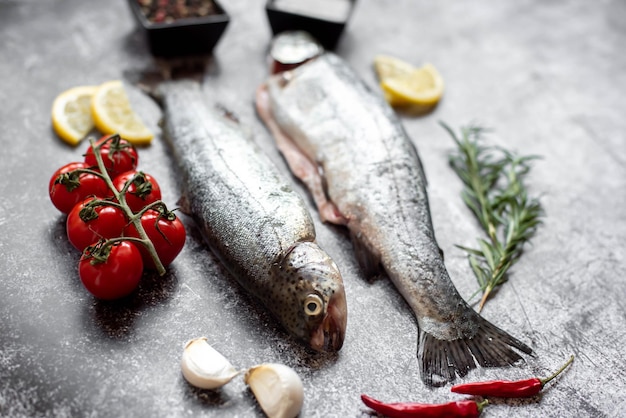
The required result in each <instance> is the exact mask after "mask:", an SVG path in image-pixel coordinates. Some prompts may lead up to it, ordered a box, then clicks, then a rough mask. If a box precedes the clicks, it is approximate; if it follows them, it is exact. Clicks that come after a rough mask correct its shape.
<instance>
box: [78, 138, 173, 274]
mask: <svg viewBox="0 0 626 418" xmlns="http://www.w3.org/2000/svg"><path fill="white" fill-rule="evenodd" d="M117 136H118V135H111V136H110V137H109V138H107V139H106V140H105V141H102V142H101V143H99V144H96V141H95V139H93V138H90V139H89V143H90V144H91V147H92V149H93V153H94V156H95V157H96V161H97V162H98V168H99V169H100V172H101V175H102V178H103V179H104V181H105V182H106V184H107V186H108V187H109V189H111V192H112V193H113V196H115V199H117V201H118V202H119V205H120V208H121V209H122V210H123V211H124V214H125V215H126V217H127V218H128V219H129V220H130V222H131V223H132V224H133V226H134V227H135V229H137V233H138V234H139V236H140V237H141V239H139V240H138V241H140V242H141V243H142V244H143V245H144V246H145V247H146V249H147V250H148V252H149V253H150V257H152V260H153V261H154V265H155V267H156V270H157V273H158V274H159V276H163V275H164V274H165V267H163V263H161V260H160V259H159V256H158V254H157V252H156V249H155V248H154V244H153V243H152V241H151V240H150V238H148V234H147V233H146V230H145V229H144V228H143V225H142V224H141V216H137V215H135V214H134V213H133V211H132V210H131V209H130V207H129V206H128V204H127V203H126V190H127V189H128V187H126V186H125V187H124V189H122V190H123V191H124V192H123V193H121V192H120V191H118V190H117V189H116V188H115V185H114V184H113V180H111V176H109V174H108V172H107V170H106V166H105V165H104V161H103V159H102V155H101V153H100V147H101V146H102V145H104V144H105V143H107V142H108V141H111V140H113V139H114V138H116V137H117ZM155 203H156V202H155ZM142 212H143V211H142ZM138 215H139V214H138ZM128 238H129V237H123V240H128Z"/></svg>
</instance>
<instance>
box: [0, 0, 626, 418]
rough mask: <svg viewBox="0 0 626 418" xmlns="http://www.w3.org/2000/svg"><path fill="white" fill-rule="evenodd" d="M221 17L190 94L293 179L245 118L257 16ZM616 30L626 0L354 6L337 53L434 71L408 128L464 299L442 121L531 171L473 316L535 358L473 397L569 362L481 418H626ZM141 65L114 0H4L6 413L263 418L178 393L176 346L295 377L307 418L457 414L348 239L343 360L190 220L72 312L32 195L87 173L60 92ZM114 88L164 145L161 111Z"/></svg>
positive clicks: (343, 264) (368, 72)
mask: <svg viewBox="0 0 626 418" xmlns="http://www.w3.org/2000/svg"><path fill="white" fill-rule="evenodd" d="M223 3H224V6H225V7H226V9H227V11H228V12H229V13H230V15H231V17H232V21H231V24H230V26H229V27H228V29H227V31H226V33H225V35H224V37H223V38H222V40H221V42H220V43H219V44H218V47H217V49H216V50H215V54H214V55H215V60H214V63H213V65H212V67H211V69H210V70H209V71H207V73H206V75H205V77H204V79H205V80H204V81H205V84H206V87H207V91H209V92H211V94H212V96H213V97H214V99H215V101H216V102H219V103H221V104H222V105H224V106H226V107H227V108H229V109H231V110H232V111H233V112H234V113H236V114H237V115H238V116H239V118H240V119H241V120H242V122H243V123H244V124H246V125H247V126H249V127H250V129H252V130H253V132H254V133H255V139H256V141H258V142H259V143H260V144H261V145H262V146H263V147H264V148H265V149H266V151H267V152H268V154H269V155H270V156H271V157H272V159H273V160H274V161H275V162H276V163H277V164H278V165H279V167H280V168H281V169H282V170H283V171H284V172H285V173H287V170H286V166H285V164H284V162H283V161H282V159H281V158H280V156H279V155H278V153H277V152H276V150H275V149H274V147H273V145H272V141H271V138H270V137H269V135H268V133H267V132H266V131H265V129H264V128H263V126H262V125H261V123H260V122H259V121H258V119H257V117H256V115H255V112H254V108H253V94H254V89H255V87H256V86H257V85H258V84H259V83H261V82H262V80H263V78H264V77H265V75H266V65H265V64H266V58H265V54H266V51H267V45H268V42H269V40H270V36H271V34H270V30H269V26H268V24H267V19H266V16H265V12H264V4H263V2H261V1H253V0H247V1H246V0H236V1H235V0H233V1H228V2H223ZM625 21H626V2H624V1H623V0H601V1H595V2H588V1H583V0H576V1H574V0H569V1H560V2H544V1H538V0H536V1H531V0H521V1H516V2H501V1H495V0H492V1H487V0H483V1H474V2H458V1H452V0H449V1H448V0H446V1H437V2H432V1H422V0H394V1H390V0H359V4H358V7H357V9H356V12H355V14H354V15H353V17H352V19H351V21H350V23H349V25H348V28H347V31H346V33H345V34H344V36H343V38H342V40H341V42H340V44H339V45H338V48H337V52H338V53H339V54H340V55H341V56H343V57H344V58H345V59H346V60H347V61H348V62H350V63H351V64H352V65H353V66H354V68H355V69H356V70H357V71H358V72H359V73H360V74H361V75H362V76H363V77H364V79H365V80H366V81H367V82H368V83H369V84H370V85H372V86H373V87H375V86H376V81H375V77H374V74H373V71H372V67H371V64H372V60H373V58H374V56H375V55H376V54H378V53H387V54H392V55H396V56H398V57H400V58H403V59H405V60H408V61H411V62H413V63H415V64H421V63H423V62H426V61H429V62H432V63H433V64H434V65H435V66H436V67H437V68H438V69H439V70H440V71H441V73H442V74H443V77H444V78H445V80H446V83H447V85H446V92H445V97H444V99H443V101H442V102H441V104H440V105H439V107H438V108H437V109H436V110H435V111H434V112H433V113H431V114H429V115H427V116H423V117H419V118H416V117H408V116H407V117H403V122H404V124H405V126H406V128H407V130H408V132H409V133H410V135H411V137H412V139H413V140H414V142H415V144H416V145H417V147H418V149H419V152H420V154H421V157H422V160H423V161H424V164H425V168H426V172H427V176H428V179H429V193H430V199H431V206H432V212H433V217H434V223H435V230H436V233H437V237H438V240H439V244H440V246H441V247H442V248H443V249H444V251H445V253H446V264H447V267H448V269H449V270H450V273H451V276H452V278H453V280H454V282H455V284H456V285H457V287H458V288H459V291H460V292H461V294H463V295H464V296H466V297H468V296H469V295H471V294H472V292H473V291H474V289H475V282H474V279H473V276H472V274H471V272H470V269H469V267H468V265H467V262H466V260H465V258H464V256H463V254H462V252H461V251H460V250H458V249H456V247H454V244H465V245H473V244H474V242H475V241H474V239H475V237H476V236H478V235H477V234H478V232H479V231H478V229H477V226H476V224H475V223H474V221H473V220H472V218H471V216H470V214H469V212H468V211H467V210H466V209H465V207H464V206H463V203H462V202H461V199H460V197H459V192H460V188H461V185H460V183H459V180H458V179H457V178H456V177H455V175H454V174H453V172H452V171H451V169H450V168H449V167H448V166H447V155H448V153H449V152H450V151H451V150H452V148H453V143H452V142H451V140H450V139H449V138H448V137H447V134H446V133H445V132H444V131H443V130H442V129H441V127H440V126H439V125H438V121H439V120H444V121H446V122H447V123H449V124H451V125H453V126H456V127H458V126H460V125H462V124H467V123H469V122H479V123H482V124H484V125H486V126H489V127H491V128H492V129H493V134H492V135H491V136H490V137H489V141H490V143H492V144H498V145H503V146H506V147H510V148H512V149H514V150H517V151H518V152H521V153H523V154H538V155H541V156H542V159H541V160H539V161H537V162H536V163H535V165H534V168H533V171H532V174H531V176H530V178H529V182H530V185H531V189H532V192H533V193H535V194H538V195H541V196H542V202H543V204H544V206H545V210H546V218H545V223H544V225H543V226H542V227H541V229H540V230H539V233H538V234H537V236H536V238H535V239H534V245H533V246H532V247H528V248H527V251H526V253H525V254H524V256H523V258H522V259H521V261H520V262H519V263H518V264H517V265H515V267H514V270H513V273H512V276H511V281H510V282H509V283H508V284H506V285H505V287H503V288H502V290H501V291H499V292H498V294H497V295H496V297H495V298H493V299H492V300H491V301H490V302H489V303H488V305H487V307H486V309H485V311H484V316H485V317H487V318H488V319H490V320H491V321H493V322H495V323H496V324H498V325H499V326H501V327H502V328H504V329H506V330H508V331H510V332H511V333H512V334H514V335H516V336H517V337H519V338H520V339H522V340H523V341H525V342H528V343H529V344H530V345H531V346H532V347H533V349H534V350H535V353H536V355H535V356H534V357H528V358H527V361H526V363H524V364H522V365H521V366H520V367H515V368H510V369H496V370H494V369H489V370H487V369H480V370H477V371H475V372H473V373H471V374H470V376H468V379H487V378H496V377H503V378H524V377H529V376H532V375H546V374H549V371H551V370H553V369H555V368H557V367H558V365H560V364H561V363H562V362H563V361H564V360H566V359H567V357H568V356H569V355H570V354H575V355H576V360H575V363H574V365H573V366H572V367H571V368H570V369H569V370H568V371H567V372H566V373H565V374H564V375H563V376H561V378H560V379H559V380H558V381H556V382H555V383H554V384H551V385H550V386H549V387H548V388H547V390H546V391H545V393H544V394H543V395H542V396H540V397H536V398H532V399H529V400H524V401H521V402H514V401H506V400H496V401H494V403H493V405H491V406H490V407H489V408H488V409H487V410H486V411H485V412H484V416H485V417H508V416H519V417H579V416H589V417H598V416H619V415H622V414H623V411H624V409H625V408H626V395H624V389H625V387H624V384H623V381H624V373H625V372H626V366H624V349H623V346H624V344H625V343H626V334H625V333H626V331H625V327H624V325H625V322H626V321H625V319H626V318H625V317H626V305H625V303H624V296H625V294H626V267H625V260H624V252H625V247H626V215H625V213H626V212H625V210H624V207H626V169H625V168H626V138H625V135H626V134H625V132H626V119H625V118H624V110H625V109H626V95H624V92H625V89H626V55H625V54H624V46H625V45H626V25H624V22H625ZM153 67H154V60H153V58H152V57H151V56H150V55H149V54H148V53H147V50H146V45H145V43H144V39H143V37H142V36H141V33H139V32H138V31H137V30H136V27H135V23H134V21H133V20H132V17H131V15H130V13H129V8H128V5H127V4H126V3H125V2H124V1H123V0H115V1H108V2H97V1H81V0H50V1H46V2H42V1H34V0H33V1H29V0H21V1H18V0H14V1H10V0H0V103H2V108H1V110H0V122H1V123H0V126H1V130H0V141H1V151H0V153H1V155H2V163H1V165H0V176H1V178H2V181H1V182H0V253H1V256H0V415H2V416H11V417H13V416H16V417H20V416H90V417H100V416H115V417H119V416H134V417H135V416H151V417H156V416H168V417H170V416H185V415H194V416H242V417H248V416H262V412H261V410H260V409H259V408H258V406H257V405H256V403H255V401H254V398H253V396H252V395H251V393H250V392H249V391H247V390H246V388H245V386H244V384H243V382H242V380H241V379H237V380H236V381H234V382H232V383H231V384H229V385H227V386H226V387H225V388H223V390H221V391H218V392H210V391H199V390H195V389H193V388H191V387H190V386H188V385H187V384H186V383H185V381H184V380H183V378H182V376H181V374H180V370H179V361H180V355H181V352H182V345H183V343H184V342H185V341H186V340H188V339H190V338H193V337H197V336H201V335H206V336H207V337H208V338H209V340H210V341H211V342H212V343H213V345H214V346H215V347H216V348H217V349H218V350H219V351H221V352H222V353H224V354H225V355H226V356H227V357H228V358H229V359H230V360H231V361H232V362H233V363H234V364H235V365H236V366H238V367H241V368H244V367H247V366H251V365H253V364H256V363H260V362H267V361H272V362H282V363H285V364H288V365H290V366H292V367H294V368H295V369H296V370H297V371H298V372H299V373H300V375H301V376H302V378H303V380H304V384H305V390H306V399H305V405H304V409H303V412H302V416H303V417H332V416H343V417H348V416H367V415H368V412H367V411H368V409H367V408H365V407H364V406H363V405H362V404H361V402H360V400H359V394H360V393H368V394H370V395H372V396H375V397H378V398H381V399H383V400H388V401H400V400H415V401H418V400H420V401H431V402H443V401H446V400H451V399H459V397H458V396H453V395H452V394H451V393H450V392H449V391H448V388H440V389H435V390H432V389H428V388H425V387H424V386H423V384H422V383H421V382H420V380H419V378H418V371H417V364H416V361H415V350H416V335H417V330H416V323H415V321H414V319H413V318H412V315H411V313H410V311H409V309H408V307H407V306H406V304H405V303H404V302H403V301H402V299H401V298H400V297H399V295H398V294H397V292H396V291H395V289H394V288H393V286H392V285H391V284H390V283H389V282H388V280H386V279H384V278H381V279H379V280H375V281H373V282H368V281H366V280H364V279H363V277H362V276H361V275H360V274H359V271H358V269H357V268H356V262H355V259H354V257H353V255H352V251H351V245H350V243H349V240H348V237H347V234H346V233H345V232H344V231H342V230H339V229H336V228H334V227H330V226H327V225H321V224H319V222H318V224H317V228H318V237H319V242H320V243H321V245H322V246H323V247H324V248H325V249H326V250H327V251H328V252H329V253H330V254H331V255H332V256H333V257H334V258H335V259H336V260H337V261H338V264H339V265H340V268H341V270H342V272H343V275H344V280H345V283H346V287H347V296H348V302H349V309H350V312H349V313H350V317H349V321H348V332H347V336H346V343H345V346H344V349H343V350H342V351H341V352H340V354H339V355H337V356H327V357H326V356H316V355H312V354H310V353H308V352H306V351H305V350H303V349H302V347H301V346H300V345H299V344H297V343H295V342H293V341H291V340H290V339H289V338H288V337H287V336H286V335H285V334H284V333H283V332H282V331H281V330H280V329H278V328H277V327H276V325H275V323H274V322H273V320H272V319H271V318H269V317H268V315H267V314H266V313H265V312H264V311H263V310H262V309H261V308H259V307H257V305H256V304H255V303H254V302H253V301H252V300H251V299H250V298H249V297H248V296H247V295H246V294H244V293H243V292H242V291H241V290H240V289H239V288H238V287H237V286H236V285H235V284H234V281H233V280H232V279H230V278H229V277H228V276H226V275H225V274H224V271H223V270H222V268H221V267H220V266H219V264H218V263H217V262H216V260H215V259H214V258H213V257H212V256H211V255H210V254H209V253H208V252H207V251H206V250H205V248H204V247H203V245H202V243H201V240H200V237H199V235H198V231H197V230H196V229H195V227H194V226H193V224H192V222H191V221H190V220H189V219H185V222H186V225H187V227H188V232H189V237H188V241H187V245H186V247H185V249H184V251H183V253H182V255H181V256H180V257H179V258H178V259H177V261H176V262H175V263H174V264H173V265H172V267H171V268H170V270H169V273H168V274H167V275H166V276H165V277H164V278H162V279H158V278H155V277H152V276H146V277H144V280H143V284H142V286H141V288H140V290H139V292H138V293H137V294H136V295H134V296H133V297H132V298H131V299H130V300H127V301H124V302H123V303H118V304H105V303H100V302H97V301H95V300H94V299H93V298H92V297H90V295H89V294H87V292H86V291H85V290H84V289H83V288H82V286H81V284H80V282H79V280H78V276H77V270H76V264H77V261H78V258H79V254H77V252H76V251H74V250H73V249H72V248H71V246H70V245H69V243H68V242H67V239H66V236H65V231H64V217H63V216H61V215H60V214H59V213H58V212H57V211H56V210H55V209H54V207H53V206H52V205H51V204H50V203H49V201H48V197H47V192H46V189H47V184H48V179H49V176H50V175H51V174H52V172H53V171H54V170H55V169H56V168H57V167H59V166H61V165H62V164H65V163H67V162H70V161H75V160H80V159H81V154H82V153H83V152H84V151H85V149H86V145H82V146H80V147H78V148H77V149H72V148H70V147H68V146H66V145H65V144H63V143H62V142H61V141H59V140H58V139H57V138H56V137H55V135H54V133H53V132H52V131H51V127H50V121H49V112H50V106H51V104H52V101H53V99H54V97H55V96H56V95H57V94H58V93H60V92H61V91H63V90H65V89H67V88H69V87H72V86H76V85H81V84H98V83H100V82H103V81H106V80H109V79H117V78H122V77H123V76H124V74H128V73H132V72H135V71H141V70H144V69H146V68H153ZM129 89H131V93H132V96H133V100H135V105H136V107H137V109H138V110H139V112H140V113H141V114H142V116H143V117H144V119H145V120H146V121H147V122H148V123H149V124H150V125H151V126H152V127H153V129H155V130H156V131H159V128H158V120H159V117H160V114H159V110H158V108H157V107H156V106H155V105H154V104H153V103H152V102H151V101H150V100H149V99H148V98H146V97H145V96H143V95H142V94H141V93H139V91H138V90H136V89H134V88H133V87H132V86H129ZM140 168H141V169H143V170H144V171H146V172H149V173H151V174H153V175H154V176H155V177H156V178H157V179H158V180H159V181H160V183H161V185H162V188H163V191H164V200H165V201H166V202H168V203H169V204H171V205H174V203H175V202H176V200H177V199H178V197H179V195H178V193H179V191H178V186H177V182H176V173H175V171H174V169H173V165H172V161H171V160H170V158H169V156H168V155H167V153H166V150H165V148H164V146H163V144H162V142H161V140H160V139H159V138H157V139H156V140H155V141H154V144H153V145H152V146H151V147H150V148H147V149H143V150H141V151H140ZM294 183H295V182H294ZM295 187H296V188H297V189H298V190H300V191H303V190H302V188H301V186H300V185H299V184H295Z"/></svg>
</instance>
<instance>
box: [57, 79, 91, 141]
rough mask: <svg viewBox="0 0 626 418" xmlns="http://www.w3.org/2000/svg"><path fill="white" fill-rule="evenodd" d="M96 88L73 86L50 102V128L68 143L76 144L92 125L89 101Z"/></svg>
mask: <svg viewBox="0 0 626 418" xmlns="http://www.w3.org/2000/svg"><path fill="white" fill-rule="evenodd" d="M97 88H98V87H97V86H80V87H74V88H71V89H69V90H66V91H64V92H63V93H61V94H59V95H58V96H57V97H56V99H54V102H53V103H52V128H53V129H54V131H55V132H56V133H57V135H59V137H60V138H61V139H62V140H63V141H65V142H67V143H68V144H70V145H77V144H78V143H79V142H80V141H81V140H82V139H83V138H85V136H86V135H87V134H88V133H89V131H91V130H92V129H93V127H94V123H93V119H92V118H91V110H90V103H91V98H92V96H93V95H94V93H95V92H96V90H97Z"/></svg>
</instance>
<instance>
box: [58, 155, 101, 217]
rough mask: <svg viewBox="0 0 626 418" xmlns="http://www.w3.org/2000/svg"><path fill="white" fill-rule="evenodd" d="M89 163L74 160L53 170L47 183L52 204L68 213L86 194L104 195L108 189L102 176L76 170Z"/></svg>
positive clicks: (86, 166)
mask: <svg viewBox="0 0 626 418" xmlns="http://www.w3.org/2000/svg"><path fill="white" fill-rule="evenodd" d="M87 168H89V164H87V163H85V162H74V163H69V164H65V165H64V166H63V167H61V168H59V169H58V170H57V171H55V172H54V174H53V175H52V177H51V178H50V182H49V183H48V193H49V195H50V200H51V201H52V204H53V205H54V206H55V207H56V208H57V209H58V210H60V211H61V212H63V213H65V214H68V213H70V211H71V210H72V208H73V207H74V206H75V205H76V204H77V203H79V202H81V201H82V200H84V199H85V198H86V197H88V196H96V197H105V196H107V195H108V194H109V193H110V191H109V188H108V187H107V184H106V182H105V181H104V179H103V178H102V177H99V176H97V175H95V174H89V173H78V172H76V170H80V169H87Z"/></svg>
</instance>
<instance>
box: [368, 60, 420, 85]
mask: <svg viewBox="0 0 626 418" xmlns="http://www.w3.org/2000/svg"><path fill="white" fill-rule="evenodd" d="M374 70H375V71H376V75H377V76H378V79H379V80H380V81H381V82H382V81H384V80H386V79H388V78H391V77H400V76H405V75H407V74H410V73H411V72H412V71H414V70H415V67H414V66H412V65H411V64H409V63H408V62H406V61H402V60H401V59H398V58H394V57H391V56H389V55H377V56H376V57H374Z"/></svg>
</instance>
